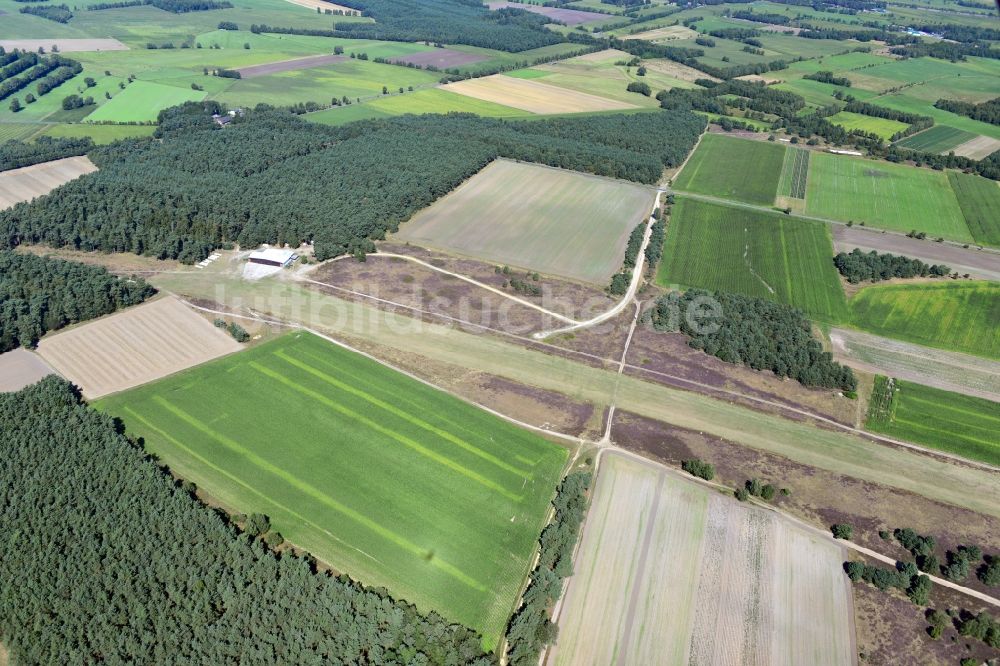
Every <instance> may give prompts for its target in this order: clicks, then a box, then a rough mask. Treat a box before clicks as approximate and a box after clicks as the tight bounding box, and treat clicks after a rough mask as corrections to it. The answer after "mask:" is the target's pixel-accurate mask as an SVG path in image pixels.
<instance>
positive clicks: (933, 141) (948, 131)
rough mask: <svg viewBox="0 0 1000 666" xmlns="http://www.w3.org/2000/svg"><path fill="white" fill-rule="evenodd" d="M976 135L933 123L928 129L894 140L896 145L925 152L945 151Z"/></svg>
mask: <svg viewBox="0 0 1000 666" xmlns="http://www.w3.org/2000/svg"><path fill="white" fill-rule="evenodd" d="M976 136H977V135H976V134H973V133H972V132H966V131H965V130H960V129H958V128H956V127H948V126H947V125H935V126H934V127H932V128H930V129H928V130H924V131H923V132H920V133H918V134H914V135H913V136H908V137H906V138H905V139H903V140H902V141H898V142H896V145H897V146H900V147H901V148H909V149H910V150H919V151H921V152H925V153H946V152H948V151H949V150H951V149H952V148H954V147H955V146H958V145H960V144H963V143H965V142H966V141H971V140H972V139H975V138H976Z"/></svg>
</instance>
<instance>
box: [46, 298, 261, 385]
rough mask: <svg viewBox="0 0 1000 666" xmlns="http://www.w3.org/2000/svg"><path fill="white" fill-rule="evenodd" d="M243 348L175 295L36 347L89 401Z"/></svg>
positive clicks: (62, 335) (51, 339) (67, 332)
mask: <svg viewBox="0 0 1000 666" xmlns="http://www.w3.org/2000/svg"><path fill="white" fill-rule="evenodd" d="M240 349H242V347H241V345H240V344H239V343H238V342H236V341H235V340H233V339H232V338H231V337H230V336H229V335H227V334H226V333H225V332H223V331H221V330H220V329H218V328H216V327H214V326H213V325H212V323H211V322H210V321H208V319H206V318H204V317H202V316H201V315H199V314H196V313H195V312H194V311H193V310H191V309H190V308H188V307H187V306H185V305H184V304H183V303H181V302H180V301H179V300H177V299H176V298H174V297H172V296H170V297H166V298H160V299H157V300H154V301H151V302H149V303H145V304H143V305H138V306H136V307H134V308H129V309H128V310H124V311H122V312H118V313H116V314H113V315H109V316H107V317H103V318H101V319H98V320H96V321H93V322H90V323H88V324H83V325H82V326H78V327H76V328H71V329H68V330H66V331H63V332H61V333H59V334H57V335H53V336H51V337H46V338H44V339H43V340H42V341H41V343H39V345H38V353H39V354H40V355H41V356H42V358H44V359H45V360H46V361H47V362H48V363H49V364H50V365H51V366H52V367H53V368H55V369H56V370H58V371H59V373H60V374H61V375H63V376H64V377H66V378H67V379H69V380H70V381H72V382H73V383H74V384H76V385H77V386H79V387H80V388H81V389H82V390H83V394H84V396H86V397H87V398H91V399H93V398H100V397H102V396H105V395H108V394H111V393H116V392H118V391H123V390H125V389H128V388H132V387H135V386H139V385H141V384H145V383H147V382H150V381H153V380H154V379H160V378H161V377H166V376H167V375H171V374H173V373H175V372H179V371H181V370H184V369H187V368H190V367H191V366H194V365H198V364H200V363H204V362H205V361H209V360H211V359H213V358H218V357H219V356H224V355H225V354H230V353H232V352H236V351H239V350H240Z"/></svg>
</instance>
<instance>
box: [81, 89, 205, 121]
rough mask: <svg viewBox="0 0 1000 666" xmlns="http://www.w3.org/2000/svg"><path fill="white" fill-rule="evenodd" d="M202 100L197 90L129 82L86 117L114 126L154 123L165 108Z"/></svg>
mask: <svg viewBox="0 0 1000 666" xmlns="http://www.w3.org/2000/svg"><path fill="white" fill-rule="evenodd" d="M204 98H205V93H204V92H201V91H199V90H192V89H191V88H190V87H188V88H180V87H178V86H168V85H164V84H162V83H151V82H149V81H133V82H132V83H130V84H129V85H128V86H127V87H126V88H125V90H123V91H122V92H121V93H119V94H118V95H115V96H114V97H113V98H111V100H109V101H108V102H107V103H106V104H104V105H103V106H101V107H99V108H98V109H97V110H96V111H94V112H93V113H91V114H90V115H88V116H87V120H88V121H92V122H101V121H110V122H116V123H128V122H146V121H151V120H156V116H157V115H158V114H159V113H160V111H161V110H162V109H165V108H167V107H168V106H175V105H177V104H183V103H184V102H189V101H193V102H197V101H199V100H202V99H204Z"/></svg>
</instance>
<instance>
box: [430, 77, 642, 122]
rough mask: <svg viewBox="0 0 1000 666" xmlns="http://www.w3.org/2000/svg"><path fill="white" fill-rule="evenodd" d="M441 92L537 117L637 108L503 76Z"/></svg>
mask: <svg viewBox="0 0 1000 666" xmlns="http://www.w3.org/2000/svg"><path fill="white" fill-rule="evenodd" d="M443 89H444V90H448V91H450V92H453V93H458V94H459V95H465V96H466V97H472V98H475V99H481V100H484V101H487V102H494V103H496V104H502V105H504V106H510V107H513V108H515V109H521V110H522V111H530V112H531V113H538V114H549V113H584V112H587V111H614V110H618V109H635V108H638V107H636V106H635V105H634V104H628V103H627V102H619V101H617V100H613V99H607V98H605V97H598V96H597V95H590V94H587V93H583V92H578V91H575V90H569V89H567V88H559V87H557V86H551V85H548V84H546V83H541V82H540V81H533V80H530V79H518V78H515V77H513V76H504V75H503V74H494V75H493V76H484V77H481V78H478V79H466V80H464V81H458V82H456V83H449V84H448V85H446V86H444V87H443Z"/></svg>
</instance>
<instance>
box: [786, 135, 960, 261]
mask: <svg viewBox="0 0 1000 666" xmlns="http://www.w3.org/2000/svg"><path fill="white" fill-rule="evenodd" d="M806 212H808V213H809V214H810V215H817V216H820V217H827V218H832V219H835V220H843V221H845V222H847V221H854V222H855V223H858V222H864V223H865V224H866V225H868V226H872V227H882V228H886V229H894V230H897V231H910V230H911V229H917V230H918V231H923V232H926V233H927V234H928V235H931V236H944V237H945V238H950V239H954V240H960V241H971V240H972V236H971V234H970V233H969V228H968V227H967V226H966V224H965V217H964V216H963V215H962V209H961V208H960V207H959V205H958V199H956V198H955V193H954V192H953V191H952V189H951V185H949V183H948V176H947V175H945V174H944V173H942V172H939V171H931V170H929V169H918V168H916V167H910V166H903V165H899V164H889V163H887V162H874V161H871V160H865V159H858V158H853V157H845V156H843V155H831V154H829V153H816V154H815V155H813V157H812V160H810V164H809V186H808V189H807V197H806Z"/></svg>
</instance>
